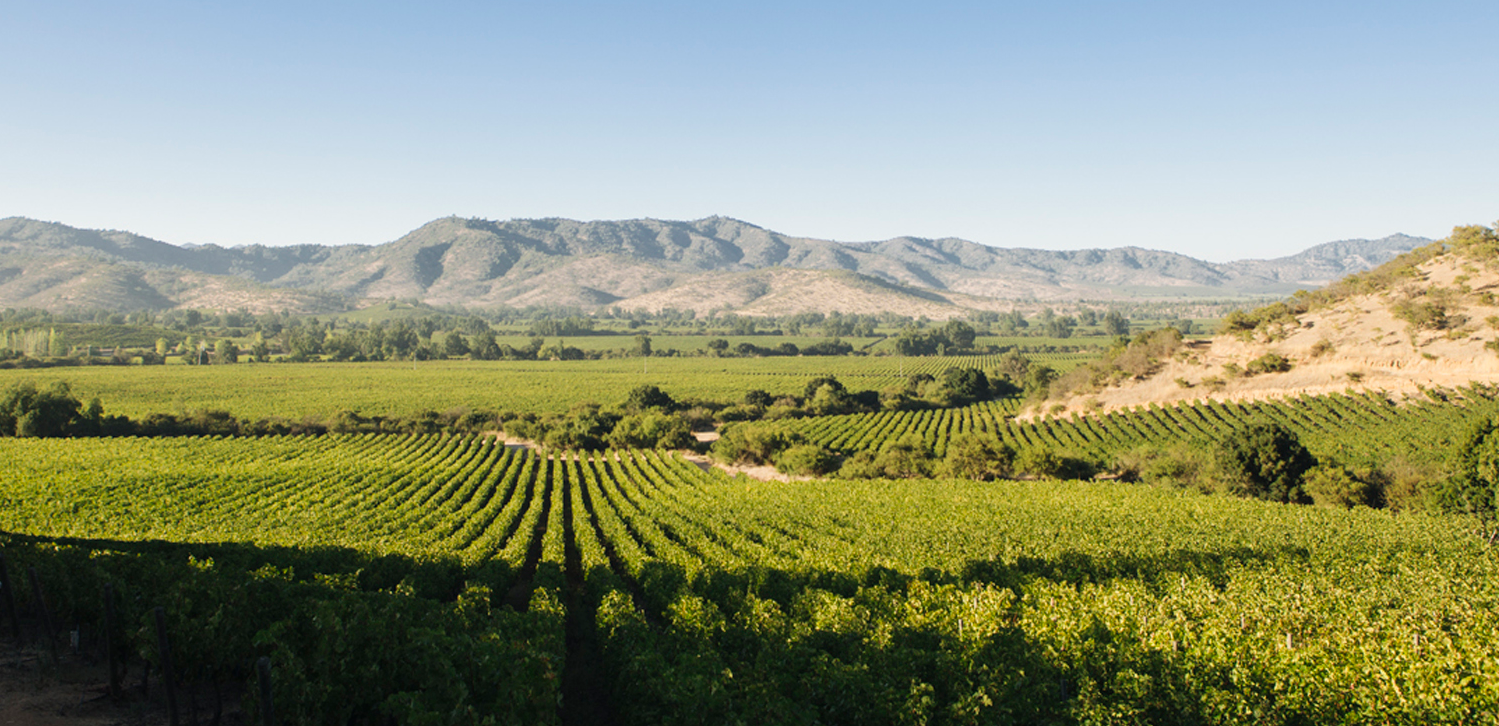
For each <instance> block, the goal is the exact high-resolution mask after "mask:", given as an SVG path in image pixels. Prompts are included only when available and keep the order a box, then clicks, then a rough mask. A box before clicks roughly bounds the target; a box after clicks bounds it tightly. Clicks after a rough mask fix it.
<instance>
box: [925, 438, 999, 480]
mask: <svg viewBox="0 0 1499 726" xmlns="http://www.w3.org/2000/svg"><path fill="white" fill-rule="evenodd" d="M942 463H943V470H944V471H945V473H946V474H947V476H950V477H954V478H959V479H977V480H979V481H992V480H994V479H1001V478H1008V477H1009V476H1010V475H1011V472H1012V470H1013V466H1014V463H1015V450H1014V449H1012V448H1010V446H1009V445H1008V444H1005V443H1004V442H1002V441H1000V440H998V439H996V438H993V437H990V436H984V435H982V434H977V433H969V434H963V435H961V436H957V437H954V438H953V440H952V441H950V442H948V444H947V457H946V458H945V459H944V460H943V462H942Z"/></svg>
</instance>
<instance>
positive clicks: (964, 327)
mask: <svg viewBox="0 0 1499 726" xmlns="http://www.w3.org/2000/svg"><path fill="white" fill-rule="evenodd" d="M942 336H943V337H944V338H946V339H947V347H949V348H962V349H964V350H967V349H969V348H972V347H973V341H974V339H975V338H977V337H978V333H977V332H975V331H974V329H973V326H972V325H969V324H968V323H965V322H963V321H961V320H951V321H948V323H947V325H944V326H942Z"/></svg>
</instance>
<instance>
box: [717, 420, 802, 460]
mask: <svg viewBox="0 0 1499 726" xmlns="http://www.w3.org/2000/svg"><path fill="white" fill-rule="evenodd" d="M799 443H801V438H800V437H798V436H793V435H791V434H789V433H787V432H786V431H783V430H781V429H780V428H777V427H775V426H763V425H762V426H754V425H745V424H734V425H730V426H725V427H724V428H723V430H722V431H721V432H720V435H719V437H718V441H715V442H714V443H713V458H715V459H717V460H719V461H721V462H724V463H728V464H769V463H771V462H773V461H775V457H776V454H779V453H781V452H782V451H785V450H786V449H789V448H791V447H792V446H795V445H797V444H799Z"/></svg>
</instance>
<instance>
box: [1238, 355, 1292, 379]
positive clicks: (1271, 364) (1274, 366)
mask: <svg viewBox="0 0 1499 726" xmlns="http://www.w3.org/2000/svg"><path fill="white" fill-rule="evenodd" d="M1288 370H1291V361H1289V360H1287V359H1286V357H1285V356H1283V355H1281V354H1279V353H1266V354H1264V355H1262V356H1260V357H1258V358H1255V359H1254V360H1252V361H1250V362H1249V365H1248V366H1247V367H1245V369H1244V374H1245V375H1250V376H1254V375H1259V374H1261V373H1285V372H1286V371H1288Z"/></svg>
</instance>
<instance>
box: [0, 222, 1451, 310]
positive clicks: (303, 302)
mask: <svg viewBox="0 0 1499 726" xmlns="http://www.w3.org/2000/svg"><path fill="white" fill-rule="evenodd" d="M1427 242H1429V240H1425V239H1422V238H1417V237H1409V236H1406V235H1392V236H1390V237H1385V238H1382V239H1379V240H1340V241H1337V242H1329V243H1325V244H1323V245H1317V246H1315V247H1312V248H1309V249H1307V250H1305V251H1303V252H1300V253H1298V254H1297V255H1292V256H1289V257H1283V258H1277V259H1273V260H1238V261H1234V262H1229V263H1212V262H1206V261H1203V260H1198V259H1195V258H1192V257H1189V256H1186V255H1181V254H1178V253H1173V252H1163V251H1159V250H1150V249H1145V248H1140V247H1120V248H1092V249H1082V250H1067V251H1052V250H1041V249H1032V248H1000V247H989V246H986V245H982V244H979V243H976V242H971V241H968V240H963V239H959V238H954V237H945V238H935V239H933V238H922V237H914V236H903V237H895V238H892V239H888V240H879V241H869V242H835V241H831V240H820V239H814V238H807V237H796V236H792V235H786V234H782V233H779V232H775V231H772V230H769V229H765V228H763V227H759V226H757V225H754V224H751V223H749V222H744V221H741V220H737V219H732V218H729V217H721V216H715V217H707V218H704V219H699V220H692V221H672V220H655V219H634V220H620V221H586V222H585V221H577V220H569V219H561V218H544V219H512V220H505V221H492V220H484V219H477V218H462V217H442V218H439V219H435V220H432V221H430V222H428V223H426V224H424V225H422V226H420V227H418V228H417V229H414V230H412V231H411V232H408V233H407V234H405V235H403V236H401V237H400V238H398V239H396V240H394V241H391V242H386V243H382V244H376V245H339V246H323V245H315V244H305V245H294V246H288V247H269V246H265V245H246V246H241V247H220V246H217V245H198V246H177V245H172V244H170V243H167V242H162V241H159V240H154V239H151V238H149V237H144V236H142V235H137V234H134V233H132V232H127V231H121V230H86V229H79V228H74V227H70V226H67V225H64V224H60V223H55V222H41V221H37V220H32V219H27V218H24V217H10V218H6V219H0V304H4V305H8V306H29V307H42V308H53V309H55V308H59V307H80V306H89V305H93V306H98V307H112V308H117V309H128V308H132V307H151V308H159V307H162V306H171V305H181V304H184V303H183V302H182V299H183V295H182V294H181V292H180V291H177V292H173V291H172V290H173V288H174V287H175V288H180V287H182V286H183V285H189V284H191V285H199V286H201V285H202V284H204V282H205V280H207V279H215V280H217V282H215V284H216V285H219V286H221V287H225V288H226V289H227V288H231V287H232V288H234V289H236V290H237V291H238V292H237V294H236V295H235V296H234V297H235V299H236V302H238V303H239V304H241V305H247V306H249V308H250V309H255V308H264V307H267V306H270V307H274V306H276V305H281V306H291V307H293V308H294V309H299V310H305V311H313V312H315V311H319V310H324V309H330V308H340V307H344V308H346V307H349V306H357V305H359V304H360V301H362V300H369V299H389V298H402V299H417V300H421V301H422V302H426V303H430V304H436V305H460V306H465V307H477V308H484V307H495V306H500V305H532V304H537V305H573V306H580V307H584V308H596V307H599V306H606V305H621V306H627V305H628V304H629V303H630V301H631V300H632V299H635V298H641V297H642V296H647V295H655V298H651V299H666V298H671V297H672V296H670V295H665V296H663V295H660V294H658V293H662V292H663V291H669V290H670V289H672V288H674V287H679V286H683V285H687V284H689V283H694V282H697V283H701V282H702V280H701V279H696V278H701V277H702V276H704V275H708V276H713V275H722V274H726V273H742V272H752V271H758V270H774V269H797V270H809V271H824V272H846V273H853V274H856V275H860V276H864V277H867V278H870V279H873V280H880V281H883V282H886V283H890V284H892V285H895V286H897V287H898V288H903V289H904V291H905V292H906V293H911V294H912V295H914V294H915V293H916V292H917V291H922V290H927V291H936V292H939V293H944V294H951V295H955V296H962V297H964V298H965V299H967V302H966V303H964V304H958V303H952V304H953V305H955V306H956V307H958V308H971V307H972V302H973V300H975V299H988V300H1031V301H1068V300H1076V299H1096V300H1101V299H1142V298H1151V297H1207V296H1212V297H1237V296H1268V295H1281V294H1287V293H1290V292H1292V291H1293V290H1295V289H1297V288H1298V287H1305V286H1309V285H1313V286H1314V285H1319V284H1323V283H1325V282H1327V281H1329V280H1332V279H1337V278H1339V277H1342V276H1344V275H1346V274H1349V273H1351V272H1357V271H1359V270H1362V269H1368V268H1370V267H1373V266H1375V265H1377V264H1380V263H1383V262H1384V261H1386V260H1388V259H1390V258H1392V257H1393V256H1394V255H1396V254H1398V253H1399V252H1403V251H1405V250H1408V249H1411V248H1414V247H1417V246H1420V245H1422V244H1425V243H1427ZM218 278H226V279H225V280H218ZM189 280H196V282H188V281H189ZM767 280H785V281H793V280H794V281H795V282H794V284H796V285H797V286H799V287H802V288H805V287H806V286H807V285H808V278H807V277H806V276H769V277H767ZM699 288H701V285H699ZM131 290H133V291H134V292H133V293H132V292H128V291H131ZM197 297H198V302H199V303H200V304H202V303H203V302H204V300H202V299H201V298H202V296H197ZM677 297H684V296H677ZM901 297H902V294H901V293H894V297H893V298H892V300H891V301H890V304H891V305H899V304H900V303H901V299H899V298H901ZM915 297H920V296H919V295H915ZM259 298H264V299H263V300H261V299H259ZM685 299H686V301H687V302H690V296H685ZM210 302H211V301H210ZM866 303H867V304H873V303H872V302H869V301H866ZM672 304H674V305H676V306H678V307H682V306H683V305H684V304H685V303H684V302H683V301H682V300H676V299H673V300H672ZM686 307H690V308H693V309H698V307H697V306H693V305H686ZM814 307H821V308H826V307H828V305H826V304H823V303H818V304H817V305H814ZM876 307H878V305H876ZM984 307H988V306H987V305H984Z"/></svg>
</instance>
